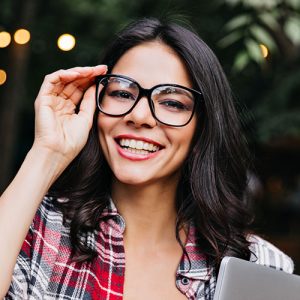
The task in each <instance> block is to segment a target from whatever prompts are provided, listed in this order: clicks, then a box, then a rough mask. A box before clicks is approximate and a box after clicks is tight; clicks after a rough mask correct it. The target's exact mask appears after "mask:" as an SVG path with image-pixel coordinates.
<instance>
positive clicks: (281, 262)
mask: <svg viewBox="0 0 300 300" xmlns="http://www.w3.org/2000/svg"><path fill="white" fill-rule="evenodd" d="M248 241H249V242H250V243H251V244H250V251H251V257H250V261H252V262H255V263H257V264H260V265H265V266H268V267H272V268H274V269H277V270H281V271H284V272H287V273H293V271H294V263H293V261H292V259H291V258H290V257H289V256H288V255H286V254H285V253H284V252H282V251H281V250H279V249H278V248H277V247H276V246H274V245H273V244H271V243H270V242H268V241H266V240H265V239H263V238H261V237H259V236H257V235H249V236H248Z"/></svg>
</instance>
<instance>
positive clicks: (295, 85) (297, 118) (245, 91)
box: [0, 0, 300, 274]
mask: <svg viewBox="0 0 300 300" xmlns="http://www.w3.org/2000/svg"><path fill="white" fill-rule="evenodd" d="M143 16H156V17H171V18H172V19H173V20H179V21H180V22H181V23H183V24H186V25H187V26H190V25H189V24H192V26H193V27H194V28H195V29H196V31H197V32H198V33H199V35H200V36H201V37H202V38H203V39H204V40H205V41H206V42H207V43H208V45H209V46H210V47H211V48H212V49H213V50H214V51H215V53H216V54H217V56H218V57H219V59H220V61H221V64H222V65H223V67H224V69H225V72H226V74H227V75H228V77H229V80H230V82H231V84H232V89H233V91H234V94H235V98H236V104H237V107H238V109H239V112H240V116H241V120H242V122H243V125H244V128H245V132H246V135H247V137H248V141H249V146H250V149H251V151H252V153H253V157H254V158H253V163H254V167H253V170H251V172H249V178H250V182H249V188H250V192H251V198H252V199H253V201H254V204H253V209H254V211H255V212H256V221H255V223H254V229H255V230H256V232H258V233H259V234H261V235H262V236H264V237H265V238H267V239H268V240H270V241H271V242H273V243H274V244H275V245H277V246H278V247H279V248H280V249H282V250H283V251H285V252H286V253H287V254H288V255H290V256H291V257H292V258H293V259H294V261H295V263H296V271H295V272H296V273H298V274H300V99H299V98H300V96H299V95H300V1H299V0H282V1H280V0H277V1H275V0H268V1H257V0H226V1H225V0H224V1H221V0H209V1H195V0H194V1H192V0H169V1H158V0H151V1H150V0H139V1H134V0H56V1H50V0H43V1H38V0H27V1H21V0H1V3H0V31H2V30H4V31H8V32H10V33H11V34H13V33H14V32H15V30H16V29H18V28H21V27H22V28H26V29H28V30H29V31H30V33H31V40H30V42H29V43H28V44H26V45H18V44H16V43H15V42H13V41H12V42H11V44H10V45H9V46H8V47H6V48H0V69H3V70H5V71H6V73H7V81H6V82H5V83H4V84H3V85H1V86H0V158H1V159H0V193H1V192H2V191H3V190H4V188H5V187H6V186H7V184H8V182H9V181H10V180H11V179H12V177H13V175H14V174H15V172H16V170H17V169H18V167H19V166H20V164H21V162H22V160H23V159H24V157H25V155H26V153H27V151H28V150H29V148H30V146H31V144H32V141H33V132H34V113H33V103H34V99H35V96H36V94H37V92H38V89H39V86H40V85H41V83H42V81H43V77H44V76H45V75H46V74H48V73H50V72H52V71H55V70H57V69H61V68H69V67H73V66H77V65H81V66H85V65H94V64H97V62H98V60H99V57H100V55H101V51H102V49H103V48H105V45H106V44H107V42H108V41H109V40H110V39H111V37H112V36H113V35H114V33H115V32H116V31H118V30H119V29H120V28H122V27H123V26H124V25H125V24H127V23H128V22H129V21H131V20H133V19H136V18H138V17H143ZM63 33H71V34H73V35H74V36H75V38H76V46H75V48H74V49H73V50H72V51H69V52H63V51H61V50H59V49H58V47H57V45H56V41H57V38H58V37H59V36H60V35H61V34H63ZM260 44H264V45H265V46H267V48H268V49H269V54H268V56H267V57H266V58H264V57H263V56H262V52H261V50H260V47H259V45H260ZM33 184H34V183H33Z"/></svg>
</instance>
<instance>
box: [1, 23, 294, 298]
mask: <svg viewBox="0 0 300 300" xmlns="http://www.w3.org/2000/svg"><path fill="white" fill-rule="evenodd" d="M103 63H104V64H105V65H100V66H96V67H84V68H82V67H77V68H73V69H69V70H60V71H57V72H55V73H52V74H50V75H47V76H46V77H45V80H44V82H43V84H42V86H41V89H40V92H39V94H38V96H37V99H36V102H35V112H36V122H35V124H36V127H35V128H36V129H35V140H34V144H33V146H32V149H31V150H30V151H29V153H28V154H27V156H26V158H25V160H24V163H23V165H22V166H21V169H20V170H19V172H18V174H17V175H16V177H15V179H14V180H13V182H12V183H11V184H10V186H9V187H8V188H7V190H6V191H5V193H4V194H3V195H2V197H1V200H0V234H1V237H2V241H3V245H2V246H1V247H0V265H1V270H0V296H1V297H4V298H5V299H44V298H45V299H58V298H59V299H125V300H126V299H127V300H128V299H130V300H135V299H190V300H192V299H200V300H201V299H212V298H213V295H214V290H215V285H216V279H217V272H218V268H219V266H220V261H221V259H222V258H223V257H224V256H226V255H227V256H228V255H229V256H236V257H239V258H242V259H246V260H252V261H255V262H256V263H260V264H265V265H268V266H272V267H274V268H278V269H281V270H284V271H286V272H292V271H293V263H292V261H291V259H290V258H289V257H287V256H286V255H285V254H284V253H282V252H281V251H280V250H278V249H277V248H275V247H274V246H273V245H271V244H269V243H268V242H266V241H264V240H262V239H261V238H259V237H258V236H256V235H254V234H250V232H249V225H250V221H251V220H252V216H251V214H250V213H249V212H248V211H247V206H246V204H245V201H244V193H245V188H246V186H247V176H246V174H247V168H248V163H247V157H248V154H247V149H246V147H245V143H244V139H243V136H242V134H241V132H240V126H239V122H238V117H237V114H236V111H235V109H234V106H233V101H232V98H231V91H230V88H229V85H228V82H227V79H226V77H225V75H224V73H223V71H222V68H221V66H220V64H219V62H218V60H217V58H216V57H215V55H214V54H213V52H212V51H211V50H210V49H209V48H208V46H207V45H206V44H205V43H204V42H203V41H202V40H201V39H200V38H199V37H198V36H197V35H196V34H195V33H193V32H192V31H190V30H188V29H186V28H184V27H181V26H179V25H176V24H174V23H162V22H160V21H159V20H157V19H142V20H138V21H136V22H133V23H132V24H130V25H129V26H127V27H126V28H125V29H124V30H123V31H122V32H120V33H119V34H118V35H117V37H116V38H115V39H114V41H113V42H112V44H111V45H109V46H108V47H107V51H106V54H105V55H104V57H103ZM32 182H35V185H34V187H33V186H32ZM45 195H46V196H45ZM28 228H29V231H28ZM8 274H9V275H8Z"/></svg>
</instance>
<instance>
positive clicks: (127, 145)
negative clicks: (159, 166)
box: [115, 138, 163, 160]
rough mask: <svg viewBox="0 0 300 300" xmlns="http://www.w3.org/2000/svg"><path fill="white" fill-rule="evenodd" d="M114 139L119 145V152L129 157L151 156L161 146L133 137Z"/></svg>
mask: <svg viewBox="0 0 300 300" xmlns="http://www.w3.org/2000/svg"><path fill="white" fill-rule="evenodd" d="M115 141H116V143H117V144H118V145H119V153H120V154H121V155H122V156H125V157H126V158H129V159H134V158H137V160H141V159H148V158H151V157H153V156H154V155H155V154H156V153H157V152H158V151H159V150H161V149H162V148H163V147H161V146H159V145H158V144H154V143H151V142H150V141H149V142H148V141H143V140H139V139H133V138H116V139H115ZM127 154H128V155H127ZM134 160H135V159H134Z"/></svg>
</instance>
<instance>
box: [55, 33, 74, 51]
mask: <svg viewBox="0 0 300 300" xmlns="http://www.w3.org/2000/svg"><path fill="white" fill-rule="evenodd" d="M75 44H76V40H75V38H74V36H73V35H71V34H69V33H65V34H62V35H61V36H60V37H59V38H58V40H57V46H58V48H59V49H60V50H62V51H70V50H72V49H73V48H74V47H75Z"/></svg>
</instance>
